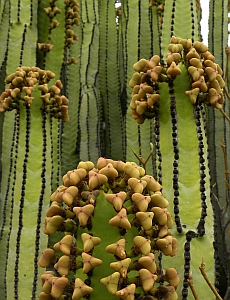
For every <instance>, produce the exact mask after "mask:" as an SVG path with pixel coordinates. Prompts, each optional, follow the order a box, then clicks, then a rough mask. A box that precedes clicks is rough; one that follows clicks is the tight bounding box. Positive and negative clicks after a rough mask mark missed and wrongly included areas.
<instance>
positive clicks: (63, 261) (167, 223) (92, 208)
mask: <svg viewBox="0 0 230 300" xmlns="http://www.w3.org/2000/svg"><path fill="white" fill-rule="evenodd" d="M161 189H162V186H161V185H160V184H159V183H158V182H157V181H156V180H155V179H154V178H153V177H152V176H149V175H146V174H145V170H144V169H143V168H142V167H140V166H138V165H137V164H136V163H134V162H126V163H124V162H122V161H113V160H111V159H106V158H99V159H98V161H97V166H96V168H95V166H94V164H93V163H92V162H90V161H87V162H80V163H79V164H78V166H77V168H76V169H74V170H71V171H69V172H67V174H65V175H64V176H63V185H61V186H59V187H58V188H57V190H56V191H55V192H54V193H53V194H52V195H51V198H50V199H51V202H52V204H51V206H50V207H49V209H48V210H47V212H46V218H45V223H44V232H45V233H46V234H48V235H53V234H55V233H58V232H64V237H63V235H62V239H61V240H60V241H59V242H57V243H56V244H54V246H53V248H47V249H45V250H44V252H43V254H42V255H41V257H40V259H39V265H40V266H41V267H43V268H46V267H50V266H51V265H53V267H54V270H52V271H46V272H45V273H44V274H43V275H42V288H43V292H41V294H40V300H41V299H62V298H61V297H63V295H64V296H65V297H67V298H64V299H74V300H78V299H81V298H82V297H87V295H91V294H92V296H93V294H94V295H95V293H97V290H96V289H95V290H94V289H93V288H92V287H91V286H90V282H91V278H92V276H93V269H94V268H95V267H97V268H100V266H101V265H102V267H103V263H104V262H103V257H104V254H103V253H110V254H113V255H114V257H115V258H116V261H115V262H112V263H110V267H111V269H113V270H114V271H115V272H114V273H112V274H111V275H109V276H108V277H104V278H101V277H100V278H98V284H99V285H100V284H103V285H105V286H106V288H107V290H108V293H110V294H112V295H114V296H117V297H119V298H120V299H124V300H134V299H136V297H137V292H136V288H138V287H142V291H143V293H144V294H145V295H149V297H150V298H149V299H154V298H155V297H156V298H157V297H158V298H159V297H161V299H171V300H174V299H178V296H177V293H176V288H177V286H178V284H179V277H178V274H177V272H176V270H175V269H174V268H168V269H167V270H166V271H165V274H163V272H162V270H160V271H159V268H158V267H157V264H156V262H155V257H154V253H155V252H158V253H163V254H164V255H166V256H174V255H176V253H177V251H178V248H177V240H176V238H174V237H173V236H172V234H171V231H170V228H171V227H172V226H173V220H172V217H171V215H170V213H169V212H168V211H167V206H168V204H169V203H168V201H167V199H166V198H164V196H163V195H162V193H161ZM101 201H104V202H103V203H104V204H103V209H104V210H105V211H104V212H103V214H101V215H100V216H99V217H98V219H96V218H97V211H96V210H98V206H99V205H100V204H99V202H100V203H101ZM107 206H108V208H109V209H111V208H112V211H113V212H114V216H113V217H112V218H111V219H109V220H108V219H107V218H106V207H107ZM103 216H104V219H103ZM95 222H100V223H101V225H100V226H101V228H102V229H103V230H101V232H100V236H97V235H99V234H98V232H97V235H94V224H95ZM110 226H113V227H116V228H118V229H117V233H118V234H117V237H120V238H119V239H117V240H116V241H115V242H114V243H112V244H107V243H104V242H107V241H104V242H103V245H105V244H106V245H107V246H106V247H105V249H102V251H101V252H100V251H99V252H97V253H102V257H97V258H96V257H94V256H93V251H94V247H100V244H101V241H102V240H103V238H104V237H103V231H109V228H110ZM82 229H84V232H83V233H82V234H79V232H82V231H81V230H82ZM132 230H133V232H132ZM86 231H87V232H86ZM130 232H131V236H132V239H133V246H132V247H131V249H129V250H128V249H126V246H127V241H126V234H129V233H130ZM80 236H81V241H79V238H80ZM115 238H116V237H115ZM81 244H83V247H82V248H81V249H80V247H79V245H81ZM103 247H104V246H103ZM60 252H61V255H59V254H57V253H60ZM79 255H80V256H81V259H77V257H79ZM104 268H105V267H104ZM80 269H82V272H83V274H85V275H87V276H88V277H87V278H86V279H85V280H84V281H83V280H82V278H80V276H77V274H79V270H80ZM76 270H78V272H76ZM131 270H136V272H138V273H137V274H138V276H135V277H134V278H133V277H132V278H131V277H130V276H129V272H130V271H131ZM108 272H109V268H108ZM71 274H73V276H72V275H71ZM71 276H72V277H73V278H71ZM164 282H167V284H163V283H164ZM155 283H156V285H157V286H156V285H155ZM159 283H161V284H159ZM96 299H97V298H96ZM98 299H99V298H98Z"/></svg>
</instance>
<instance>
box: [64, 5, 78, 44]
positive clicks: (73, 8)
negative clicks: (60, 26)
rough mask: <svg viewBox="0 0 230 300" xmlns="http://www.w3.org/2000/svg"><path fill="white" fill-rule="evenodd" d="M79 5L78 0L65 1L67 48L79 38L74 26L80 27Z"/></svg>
mask: <svg viewBox="0 0 230 300" xmlns="http://www.w3.org/2000/svg"><path fill="white" fill-rule="evenodd" d="M79 18H80V17H79V3H78V2H77V1H76V0H65V19H66V21H65V46H66V47H68V48H69V47H70V46H71V45H73V44H74V41H77V39H78V37H77V35H76V34H75V32H74V30H73V25H77V26H79V24H80V22H79Z"/></svg>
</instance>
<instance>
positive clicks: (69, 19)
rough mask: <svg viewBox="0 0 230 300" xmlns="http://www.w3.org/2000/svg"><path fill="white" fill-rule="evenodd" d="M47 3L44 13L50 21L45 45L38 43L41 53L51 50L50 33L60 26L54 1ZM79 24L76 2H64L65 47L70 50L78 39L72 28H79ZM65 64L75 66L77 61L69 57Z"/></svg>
mask: <svg viewBox="0 0 230 300" xmlns="http://www.w3.org/2000/svg"><path fill="white" fill-rule="evenodd" d="M49 3H50V6H48V7H45V8H44V11H45V13H46V14H47V16H48V17H49V20H50V25H49V32H48V41H47V42H45V43H38V49H39V50H41V51H42V52H43V53H47V52H49V51H51V50H52V49H53V45H52V44H51V43H50V39H51V31H52V30H53V29H55V28H56V27H58V26H59V25H60V22H59V21H58V20H57V19H56V16H57V15H58V14H61V13H62V11H61V10H60V8H58V7H57V6H56V1H55V0H50V1H49ZM79 24H80V23H79V3H78V2H77V1H76V0H65V47H67V48H70V46H71V45H73V44H74V42H75V41H77V40H78V37H77V35H76V34H75V32H74V30H73V26H74V25H77V26H79ZM66 63H67V64H71V63H74V64H76V63H77V60H76V58H75V57H71V58H70V60H69V61H68V62H66Z"/></svg>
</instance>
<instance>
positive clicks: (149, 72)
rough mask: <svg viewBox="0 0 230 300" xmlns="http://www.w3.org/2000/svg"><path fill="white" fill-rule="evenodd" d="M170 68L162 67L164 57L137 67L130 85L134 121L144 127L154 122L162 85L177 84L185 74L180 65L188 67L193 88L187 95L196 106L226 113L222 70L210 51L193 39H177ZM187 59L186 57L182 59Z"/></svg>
mask: <svg viewBox="0 0 230 300" xmlns="http://www.w3.org/2000/svg"><path fill="white" fill-rule="evenodd" d="M168 50H169V51H170V53H168V54H167V56H166V57H167V58H166V65H165V66H162V65H161V64H160V57H159V56H158V55H154V56H153V57H152V58H151V59H150V60H146V59H140V60H139V61H138V62H136V63H135V64H134V65H133V68H134V70H135V71H136V72H135V73H134V74H133V76H132V78H131V80H130V82H129V85H130V87H131V88H132V89H133V90H132V99H131V102H130V108H131V109H132V117H133V118H134V119H135V120H136V121H137V123H139V124H142V123H143V122H144V120H145V119H146V118H153V117H154V116H155V112H156V109H157V105H156V103H157V102H158V101H159V99H160V95H159V91H158V83H159V82H162V81H166V82H168V81H169V80H174V79H175V78H176V77H177V76H178V75H181V74H182V71H181V68H180V64H179V63H184V64H185V66H186V67H187V70H188V73H189V75H190V78H191V87H192V89H191V90H189V91H185V94H186V95H187V96H188V97H189V99H190V101H191V103H192V104H196V103H197V101H198V99H199V101H200V102H204V103H205V104H207V105H212V106H214V107H215V108H217V109H222V105H223V103H224V96H223V88H224V86H225V82H224V80H223V78H222V74H223V72H222V70H221V68H220V66H219V65H218V64H216V63H214V60H215V57H214V56H213V55H212V54H211V53H210V52H209V51H208V47H207V46H206V45H204V44H203V43H201V42H199V41H196V42H194V43H192V41H191V40H190V39H181V38H179V37H175V36H173V37H172V38H171V39H170V44H169V45H168ZM182 55H183V57H182Z"/></svg>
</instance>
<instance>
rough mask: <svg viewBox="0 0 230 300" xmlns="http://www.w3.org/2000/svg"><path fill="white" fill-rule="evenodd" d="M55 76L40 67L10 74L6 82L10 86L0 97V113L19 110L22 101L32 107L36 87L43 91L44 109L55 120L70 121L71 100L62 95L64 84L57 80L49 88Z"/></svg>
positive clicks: (21, 68) (27, 68) (25, 68)
mask: <svg viewBox="0 0 230 300" xmlns="http://www.w3.org/2000/svg"><path fill="white" fill-rule="evenodd" d="M54 78H55V74H54V73H53V72H51V71H46V70H42V69H40V68H38V67H32V68H31V67H26V66H23V67H18V68H17V69H16V72H14V73H12V74H10V75H9V76H8V77H7V78H6V80H5V82H6V83H7V84H10V86H9V87H8V88H7V89H6V90H5V91H4V92H3V93H2V94H1V95H0V112H5V111H10V110H13V109H18V107H19V101H20V100H22V101H23V102H24V105H28V106H30V105H31V104H32V103H33V101H34V100H35V97H33V94H32V93H33V92H35V86H36V85H38V87H37V88H38V90H40V91H41V93H42V95H41V96H40V98H41V99H42V102H43V105H42V109H43V110H45V111H47V112H48V111H49V112H50V114H51V115H52V116H53V117H54V118H63V120H64V121H68V120H69V115H68V103H69V100H68V99H67V98H66V97H65V96H64V95H60V93H61V89H62V83H61V81H60V80H57V81H56V83H55V84H54V85H52V86H50V87H49V86H48V83H49V81H50V80H51V79H54Z"/></svg>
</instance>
